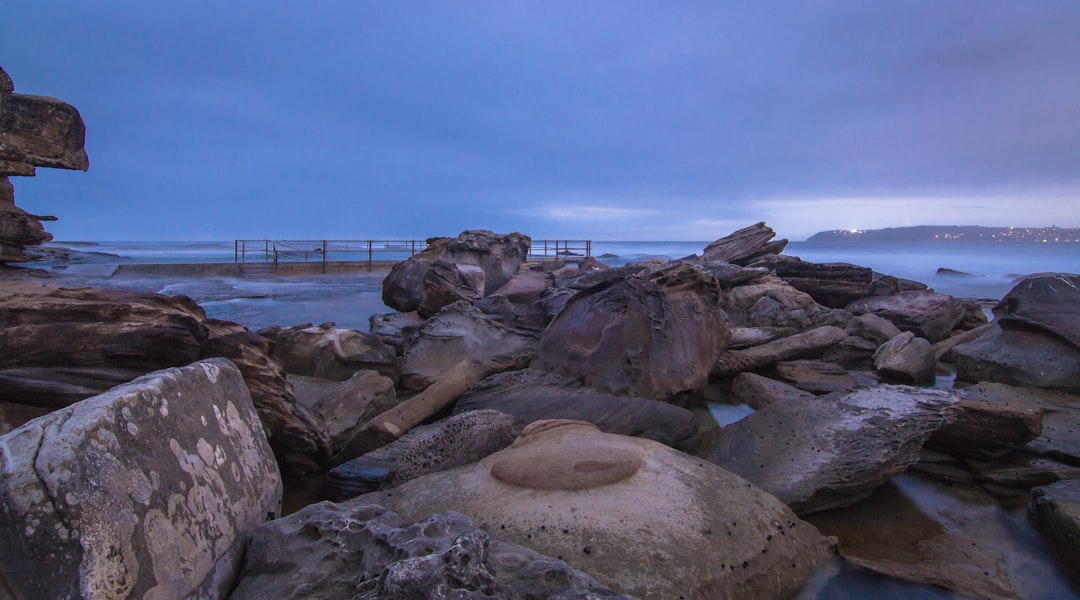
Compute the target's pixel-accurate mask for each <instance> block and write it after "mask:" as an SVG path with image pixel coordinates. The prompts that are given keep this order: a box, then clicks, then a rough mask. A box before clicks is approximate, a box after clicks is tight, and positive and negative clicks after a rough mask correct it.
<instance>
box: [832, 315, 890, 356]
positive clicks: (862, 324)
mask: <svg viewBox="0 0 1080 600" xmlns="http://www.w3.org/2000/svg"><path fill="white" fill-rule="evenodd" d="M844 330H845V331H847V332H848V335H857V336H859V337H861V338H865V339H867V340H870V341H871V342H874V347H875V348H876V347H877V346H880V345H882V344H884V343H885V342H887V341H889V340H891V339H893V338H894V337H896V336H898V335H900V328H899V327H897V326H896V325H893V323H892V321H890V320H888V319H885V318H882V317H879V316H877V315H875V314H873V313H864V314H861V315H859V316H857V317H855V318H853V319H851V320H850V321H848V324H847V325H846V326H845V327H844Z"/></svg>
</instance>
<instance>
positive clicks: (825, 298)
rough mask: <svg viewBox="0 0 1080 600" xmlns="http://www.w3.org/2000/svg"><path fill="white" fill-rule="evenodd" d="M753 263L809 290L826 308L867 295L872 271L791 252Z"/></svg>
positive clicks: (839, 305)
mask: <svg viewBox="0 0 1080 600" xmlns="http://www.w3.org/2000/svg"><path fill="white" fill-rule="evenodd" d="M750 264H751V266H754V267H767V268H769V269H771V270H772V271H773V272H774V273H776V274H777V275H778V276H779V277H780V278H781V279H783V280H784V281H786V282H788V283H789V284H791V286H792V287H794V288H795V289H797V290H800V291H803V292H806V293H807V294H810V297H812V298H813V299H814V301H815V302H817V303H818V304H821V305H822V306H827V307H829V308H844V307H845V306H847V304H848V303H849V302H851V301H853V300H857V299H859V298H864V297H866V296H869V295H870V284H871V282H872V281H873V279H874V272H873V270H871V269H868V268H866V267H859V266H856V265H852V264H848V263H824V264H819V263H812V262H805V261H803V260H802V259H800V258H798V257H795V256H783V255H774V256H766V257H762V258H759V259H757V260H755V261H753V262H752V263H750Z"/></svg>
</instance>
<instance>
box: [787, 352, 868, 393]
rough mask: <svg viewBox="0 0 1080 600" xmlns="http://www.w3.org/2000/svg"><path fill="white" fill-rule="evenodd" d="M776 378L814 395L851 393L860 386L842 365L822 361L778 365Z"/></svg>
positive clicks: (799, 361)
mask: <svg viewBox="0 0 1080 600" xmlns="http://www.w3.org/2000/svg"><path fill="white" fill-rule="evenodd" d="M776 376H777V377H779V378H780V379H781V380H783V381H787V382H788V383H790V384H791V385H793V386H795V387H797V388H799V389H800V390H805V391H807V392H811V393H813V394H829V393H832V392H849V391H851V390H853V389H855V387H856V386H857V385H858V384H859V381H858V380H856V379H855V377H854V376H852V375H851V373H849V372H848V371H847V370H846V369H844V368H843V367H841V366H840V365H837V364H834V363H829V362H825V361H821V360H790V361H784V362H779V363H777V364H776Z"/></svg>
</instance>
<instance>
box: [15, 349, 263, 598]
mask: <svg viewBox="0 0 1080 600" xmlns="http://www.w3.org/2000/svg"><path fill="white" fill-rule="evenodd" d="M0 469H2V471H0V497H2V498H3V503H2V504H3V506H4V510H2V511H0V539H2V540H3V544H4V552H3V555H4V565H3V569H4V582H5V589H7V590H9V592H10V593H12V594H14V597H19V598H130V597H145V598H181V597H206V598H209V597H222V596H225V595H226V594H228V592H229V590H230V589H231V588H232V586H233V583H234V581H235V576H236V574H237V572H238V571H239V568H240V561H241V558H242V556H243V553H244V549H245V547H246V546H247V542H248V539H249V538H250V536H251V532H252V531H253V530H254V529H255V527H256V526H257V525H259V524H260V523H262V521H263V520H264V519H265V518H266V517H267V515H268V514H270V515H273V514H275V513H276V512H277V511H278V510H279V508H280V503H281V480H280V478H279V475H278V470H277V465H276V464H275V462H274V458H273V455H272V453H271V450H270V447H269V445H267V443H266V438H265V436H264V435H263V431H262V427H261V426H260V425H259V419H258V418H257V417H256V415H255V411H254V408H253V406H252V404H251V400H250V398H249V396H248V393H247V389H246V388H245V387H244V382H243V379H241V377H240V372H239V371H238V370H237V369H236V367H235V366H233V365H232V364H231V363H229V362H228V361H226V360H221V359H216V360H208V361H202V362H199V363H196V364H193V365H190V366H186V367H182V368H177V369H167V370H164V371H159V372H156V373H151V374H149V375H146V376H144V377H141V378H139V379H137V380H135V381H133V382H131V383H129V384H126V385H123V386H120V387H117V388H115V389H113V390H111V391H109V392H107V393H105V394H102V395H100V396H96V397H94V398H90V399H88V400H84V401H82V402H79V403H76V404H74V405H72V406H69V407H68V408H64V409H61V410H59V411H57V412H54V413H52V414H50V415H47V416H45V417H42V418H40V419H37V420H34V421H31V422H29V423H27V424H26V425H23V426H22V427H20V428H18V429H16V430H14V431H12V432H11V433H9V434H7V435H5V436H3V437H2V438H0Z"/></svg>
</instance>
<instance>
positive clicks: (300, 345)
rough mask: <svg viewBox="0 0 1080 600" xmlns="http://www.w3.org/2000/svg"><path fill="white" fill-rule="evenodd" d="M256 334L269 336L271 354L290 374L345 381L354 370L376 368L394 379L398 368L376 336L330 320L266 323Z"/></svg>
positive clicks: (395, 358) (389, 351) (386, 347)
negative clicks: (284, 324) (290, 324)
mask: <svg viewBox="0 0 1080 600" xmlns="http://www.w3.org/2000/svg"><path fill="white" fill-rule="evenodd" d="M258 333H259V335H261V336H263V337H265V338H267V339H269V340H272V341H273V342H274V346H273V356H274V357H275V358H277V359H279V360H281V361H282V362H283V363H284V364H285V370H286V371H287V372H288V373H289V374H290V375H307V376H309V377H318V378H320V379H332V380H334V381H345V380H346V379H349V378H350V377H352V376H353V375H354V374H356V373H357V372H358V371H366V370H372V371H378V372H379V373H381V374H382V375H384V376H385V377H389V378H390V379H391V380H392V381H397V379H398V377H399V376H400V370H401V368H400V367H399V366H398V361H397V355H396V353H395V351H394V349H393V348H392V347H390V346H388V345H387V344H386V343H384V342H383V341H382V340H381V339H379V337H378V336H376V335H373V334H371V333H364V332H361V331H355V330H352V329H338V328H336V327H334V324H333V323H323V324H322V325H319V326H317V327H312V326H308V325H298V326H295V327H276V326H275V327H267V328H266V329H260V330H259V332H258Z"/></svg>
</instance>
